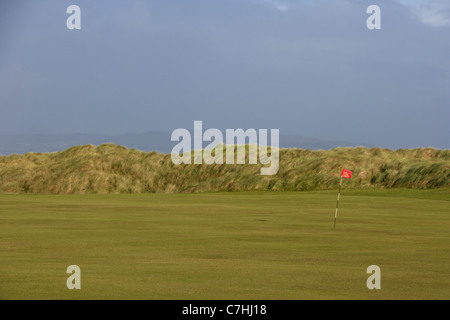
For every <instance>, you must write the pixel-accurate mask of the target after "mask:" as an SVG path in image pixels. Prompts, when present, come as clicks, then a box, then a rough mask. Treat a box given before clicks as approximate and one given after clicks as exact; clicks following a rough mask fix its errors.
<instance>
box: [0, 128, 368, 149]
mask: <svg viewBox="0 0 450 320" xmlns="http://www.w3.org/2000/svg"><path fill="white" fill-rule="evenodd" d="M170 136H171V132H167V131H152V132H146V133H133V134H124V135H102V134H15V135H0V155H8V154H14V153H17V154H25V153H27V152H56V151H63V150H66V149H68V148H70V147H73V146H78V145H87V144H92V145H95V146H98V145H101V144H103V143H113V144H117V145H121V146H124V147H127V148H133V149H137V150H141V151H158V152H162V153H170V152H171V150H172V148H173V146H175V145H176V142H172V141H171V140H170ZM357 146H365V147H373V146H372V145H369V144H365V143H355V142H345V141H327V140H320V139H314V138H307V137H302V136H296V135H280V147H281V148H302V149H312V150H329V149H333V148H337V147H357Z"/></svg>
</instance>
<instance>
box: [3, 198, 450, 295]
mask: <svg viewBox="0 0 450 320" xmlns="http://www.w3.org/2000/svg"><path fill="white" fill-rule="evenodd" d="M336 195H337V194H336V192H328V191H322V192H267V193H263V192H245V193H231V192H230V193H202V194H119V195H30V194H17V195H12V194H2V195H0V299H450V190H448V189H437V190H422V191H420V190H370V191H369V190H368V191H350V190H343V192H342V196H341V202H340V204H339V215H338V218H337V225H336V229H333V221H334V210H335V205H336ZM70 265H77V266H79V267H80V270H81V289H80V290H76V289H74V290H69V289H68V288H67V286H66V280H67V278H68V277H69V276H70V274H67V273H66V270H67V267H68V266H70ZM371 265H377V266H379V267H380V270H381V289H380V290H377V289H373V290H369V289H368V288H367V286H366V281H367V278H368V277H369V276H370V274H368V273H367V268H368V267H369V266H371Z"/></svg>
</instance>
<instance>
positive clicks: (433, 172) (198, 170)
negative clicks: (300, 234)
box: [0, 144, 450, 194]
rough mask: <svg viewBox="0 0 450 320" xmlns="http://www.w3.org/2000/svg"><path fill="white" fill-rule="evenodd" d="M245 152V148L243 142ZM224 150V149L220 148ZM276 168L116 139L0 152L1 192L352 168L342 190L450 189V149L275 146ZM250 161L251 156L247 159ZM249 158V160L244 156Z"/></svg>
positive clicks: (144, 188) (225, 187)
mask: <svg viewBox="0 0 450 320" xmlns="http://www.w3.org/2000/svg"><path fill="white" fill-rule="evenodd" d="M247 152H248V146H247ZM224 155H225V152H224ZM279 159H280V160H279V165H280V168H279V171H278V173H277V174H276V175H273V176H263V175H261V174H260V168H261V165H260V164H257V165H248V164H245V165H234V164H223V165H217V164H214V165H207V164H202V165H194V164H192V165H175V164H174V163H173V162H172V160H171V157H170V154H160V153H157V152H142V151H139V150H135V149H127V148H125V147H122V146H117V145H114V144H103V145H100V146H98V147H95V146H93V145H85V146H76V147H72V148H70V149H67V150H65V151H61V152H55V153H42V154H41V153H27V154H24V155H16V154H15V155H9V156H1V157H0V192H2V193H49V194H70V193H193V192H216V191H306V190H328V189H336V186H337V185H338V183H339V174H340V171H341V170H342V168H346V169H349V170H353V177H352V179H350V180H346V181H345V184H346V188H352V189H373V188H419V189H429V188H448V187H450V150H437V149H432V148H421V149H400V150H396V151H393V150H389V149H380V148H372V149H368V148H363V147H357V148H336V149H332V150H327V151H313V150H303V149H280V154H279ZM247 160H248V158H247ZM247 162H248V161H247Z"/></svg>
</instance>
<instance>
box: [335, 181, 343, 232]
mask: <svg viewBox="0 0 450 320" xmlns="http://www.w3.org/2000/svg"><path fill="white" fill-rule="evenodd" d="M341 186H342V174H341V181H340V182H339V192H338V197H337V202H336V212H335V214H334V229H336V218H337V213H338V207H339V198H340V197H341Z"/></svg>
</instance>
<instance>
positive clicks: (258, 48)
mask: <svg viewBox="0 0 450 320" xmlns="http://www.w3.org/2000/svg"><path fill="white" fill-rule="evenodd" d="M73 4H75V5H78V6H79V7H80V9H81V29H80V30H69V29H68V28H67V27H66V20H67V18H68V17H69V16H70V14H67V13H66V9H67V7H68V6H69V5H73ZM370 5H378V6H379V7H380V8H381V29H380V30H369V29H368V28H367V27H366V20H367V19H368V17H369V16H370V14H367V12H366V10H367V7H368V6H370ZM0 111H1V114H2V116H1V117H0V134H17V133H56V134H58V133H100V134H125V133H141V132H147V131H156V130H163V131H170V132H171V131H173V130H175V129H177V128H186V129H190V130H192V128H193V123H194V120H201V121H203V127H204V129H207V128H218V129H220V130H225V129H237V128H243V129H248V128H255V129H269V130H270V129H279V130H280V134H294V135H302V136H307V137H313V138H319V139H328V140H342V141H358V142H364V143H367V144H372V145H376V146H379V147H383V148H414V147H428V146H431V147H436V148H445V149H449V148H450V138H449V137H450V126H449V120H450V1H448V0H379V1H375V0H369V1H366V0H341V1H335V0H189V1H186V0H170V1H169V0H167V1H166V0H165V1H162V0H158V1H157V0H154V1H153V0H149V1H144V0H130V1H119V0H116V1H114V0H96V1H91V0H89V1H81V0H71V1H65V0H41V1H36V0H27V1H25V0H4V1H1V2H0Z"/></svg>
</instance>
